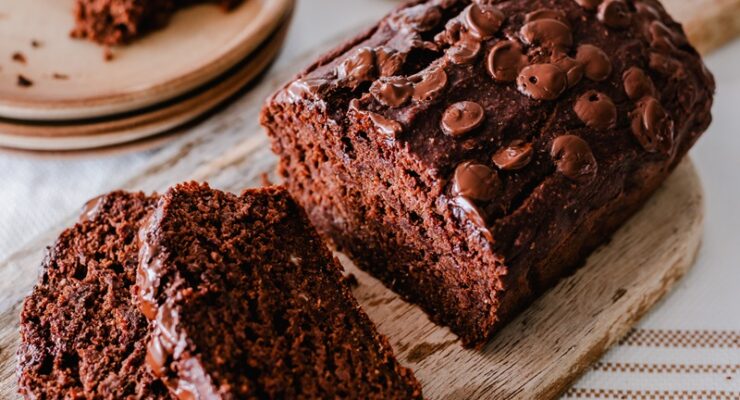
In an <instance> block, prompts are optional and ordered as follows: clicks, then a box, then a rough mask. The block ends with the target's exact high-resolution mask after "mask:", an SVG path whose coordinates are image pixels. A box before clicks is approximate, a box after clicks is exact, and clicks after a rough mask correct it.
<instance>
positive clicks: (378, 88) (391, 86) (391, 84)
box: [370, 76, 414, 107]
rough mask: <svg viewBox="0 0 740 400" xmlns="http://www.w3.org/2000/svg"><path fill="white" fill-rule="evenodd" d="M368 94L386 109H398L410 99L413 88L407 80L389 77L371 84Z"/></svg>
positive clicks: (399, 77) (400, 77)
mask: <svg viewBox="0 0 740 400" xmlns="http://www.w3.org/2000/svg"><path fill="white" fill-rule="evenodd" d="M370 93H372V95H373V97H375V99H376V100H378V102H380V103H381V104H384V105H386V106H388V107H400V106H402V105H403V104H404V103H406V101H408V100H409V98H411V95H412V94H413V93H414V87H413V85H412V84H411V82H410V81H409V80H408V78H405V77H402V76H391V77H387V78H381V79H378V80H377V81H375V82H373V84H372V86H370Z"/></svg>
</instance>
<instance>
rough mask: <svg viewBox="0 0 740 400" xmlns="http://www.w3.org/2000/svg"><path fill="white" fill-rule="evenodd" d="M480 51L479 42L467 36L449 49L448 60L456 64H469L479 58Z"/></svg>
mask: <svg viewBox="0 0 740 400" xmlns="http://www.w3.org/2000/svg"><path fill="white" fill-rule="evenodd" d="M480 49H481V45H480V42H479V41H478V40H476V39H472V38H469V37H467V36H466V37H464V38H463V39H461V40H459V41H458V42H456V43H455V44H454V45H453V46H451V47H450V48H449V49H447V58H449V59H450V61H452V62H453V63H455V64H469V63H471V62H473V61H474V60H475V59H476V58H477V57H478V53H480Z"/></svg>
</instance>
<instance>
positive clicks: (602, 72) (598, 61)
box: [576, 44, 612, 82]
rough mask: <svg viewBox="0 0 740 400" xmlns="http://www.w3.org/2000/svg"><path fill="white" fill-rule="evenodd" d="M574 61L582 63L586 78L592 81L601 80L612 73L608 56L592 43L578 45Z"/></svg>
mask: <svg viewBox="0 0 740 400" xmlns="http://www.w3.org/2000/svg"><path fill="white" fill-rule="evenodd" d="M576 61H578V62H579V63H581V64H583V66H584V68H585V74H586V78H588V79H591V80H592V81H596V82H600V81H603V80H604V79H606V78H608V77H609V75H611V73H612V63H611V61H610V60H609V56H607V55H606V53H604V51H603V50H601V49H600V48H598V47H596V46H594V45H591V44H582V45H580V46H579V47H578V52H577V53H576Z"/></svg>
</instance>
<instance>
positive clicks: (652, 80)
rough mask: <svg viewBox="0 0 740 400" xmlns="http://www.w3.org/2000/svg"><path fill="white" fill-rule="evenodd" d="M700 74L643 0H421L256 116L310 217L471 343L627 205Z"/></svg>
mask: <svg viewBox="0 0 740 400" xmlns="http://www.w3.org/2000/svg"><path fill="white" fill-rule="evenodd" d="M713 92H714V81H713V78H712V76H711V74H710V73H709V72H708V71H707V69H706V68H705V66H704V64H703V63H702V60H701V58H700V56H699V55H698V54H697V52H696V51H695V50H694V48H693V47H692V46H691V45H690V44H689V43H688V42H687V40H686V37H685V35H684V32H683V30H682V28H681V26H680V24H678V23H676V22H675V21H673V20H672V19H671V17H670V16H669V15H668V14H667V13H666V11H665V10H664V9H663V7H662V6H661V4H660V3H658V2H657V1H654V0H526V1H525V0H508V1H484V0H478V1H473V2H471V1H464V0H427V1H418V0H417V1H412V2H409V3H407V4H405V5H403V6H401V7H400V8H398V9H397V10H395V11H394V12H392V13H391V14H390V15H388V16H387V17H386V18H384V19H383V20H382V21H380V22H379V23H378V24H377V25H376V26H374V27H373V28H372V29H370V30H368V31H367V32H365V33H363V34H362V35H360V36H358V37H357V38H356V39H354V40H352V41H350V42H349V43H347V44H345V45H343V46H340V47H339V48H338V49H336V50H335V51H333V52H331V53H329V54H327V55H325V56H323V57H321V58H319V59H318V60H317V61H316V62H315V63H313V64H312V65H311V66H310V67H308V69H306V70H305V71H304V72H302V73H301V74H300V75H299V76H298V77H297V78H296V79H295V80H293V81H292V82H290V83H288V84H287V85H286V86H285V87H284V88H283V89H281V90H280V91H279V92H277V93H276V94H275V95H274V96H273V97H272V98H271V99H270V100H269V101H268V103H267V105H266V106H265V108H264V110H263V114H262V123H263V125H264V126H265V127H266V128H267V131H268V133H269V135H270V136H271V138H272V146H273V149H274V151H275V152H276V153H277V154H278V155H279V156H280V167H279V168H280V172H281V174H282V176H283V177H284V178H285V182H286V184H287V187H288V189H289V190H290V192H291V194H292V195H293V196H294V197H295V198H296V199H297V201H298V202H299V203H300V204H301V205H302V206H303V207H304V208H305V209H306V211H307V213H308V215H309V217H310V219H311V220H312V222H313V223H314V224H315V226H317V227H318V229H319V230H320V232H321V233H322V234H324V235H326V236H327V237H329V238H331V239H332V240H333V243H334V244H335V245H336V246H337V247H338V248H339V249H340V250H343V251H345V252H347V253H348V254H349V255H350V256H351V257H352V258H353V259H354V260H355V261H356V262H357V264H358V265H359V266H360V267H362V268H364V269H365V270H367V271H369V272H371V273H372V274H374V275H375V276H376V277H378V278H380V279H381V280H382V281H383V282H385V283H386V284H387V285H388V286H390V287H391V288H392V289H394V290H395V291H397V292H398V293H400V294H401V295H403V296H405V297H406V298H407V299H409V300H410V301H413V302H415V303H417V304H419V305H420V306H421V307H423V308H424V309H425V310H426V311H427V312H428V313H429V315H430V316H431V317H432V318H433V319H434V320H435V321H437V322H439V323H442V324H445V325H448V326H450V327H451V328H452V330H453V331H454V332H456V333H457V334H458V335H459V336H460V337H461V338H462V339H463V341H464V342H465V343H466V344H468V345H472V346H480V345H483V344H484V343H485V342H486V341H487V340H488V339H489V338H490V337H491V335H492V334H493V333H494V332H495V331H496V330H497V329H498V328H500V327H501V326H502V324H503V323H504V322H505V321H507V320H509V319H510V318H512V317H513V316H514V315H515V314H516V313H517V312H518V311H519V310H521V309H522V308H523V307H525V306H526V305H527V304H528V303H530V302H531V301H532V300H533V299H534V298H535V297H536V296H537V295H538V294H540V293H542V292H543V291H544V290H546V289H547V288H549V287H551V286H552V285H554V284H555V283H556V282H557V281H558V280H559V278H561V277H562V276H564V275H566V274H568V273H571V272H572V271H573V270H574V269H575V268H576V267H577V266H579V265H581V264H582V263H583V262H584V260H585V258H586V257H587V256H588V255H589V253H590V252H591V251H592V250H593V249H594V248H596V247H597V246H599V245H600V244H602V243H604V242H605V241H607V240H608V239H609V237H610V236H611V235H612V234H613V232H614V231H615V230H616V229H617V228H618V227H619V226H620V225H622V224H623V223H624V222H625V221H626V220H627V219H628V218H629V217H630V216H631V215H632V214H634V213H635V212H636V211H637V210H638V209H639V208H640V206H641V205H642V204H643V203H644V202H645V200H646V199H647V198H648V197H649V196H650V195H651V194H652V193H653V192H654V191H655V190H656V188H658V187H659V186H660V184H661V183H662V182H663V181H664V180H665V178H666V177H667V176H668V174H670V172H671V171H672V170H673V169H674V167H675V166H676V165H677V164H678V162H679V161H680V160H681V159H682V158H683V157H684V156H685V154H686V153H687V151H688V150H689V149H690V148H691V146H692V145H693V144H694V142H695V141H696V140H697V139H698V138H699V136H700V135H701V134H702V133H703V132H704V131H705V130H706V128H707V126H708V125H709V123H710V121H711V115H710V108H711V105H712V98H713Z"/></svg>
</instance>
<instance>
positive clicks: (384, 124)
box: [349, 99, 403, 138]
mask: <svg viewBox="0 0 740 400" xmlns="http://www.w3.org/2000/svg"><path fill="white" fill-rule="evenodd" d="M349 111H350V112H356V113H357V114H358V115H361V116H365V117H367V118H368V119H369V120H370V122H371V123H372V124H373V126H374V127H375V129H377V130H378V132H380V134H381V135H383V136H385V137H387V138H395V137H396V135H397V134H399V133H401V131H402V130H403V126H402V125H401V124H400V123H399V122H397V121H394V120H392V119H388V118H386V117H384V116H382V115H380V114H378V113H374V112H371V111H365V110H360V101H359V100H358V99H353V100H352V101H350V103H349Z"/></svg>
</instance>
